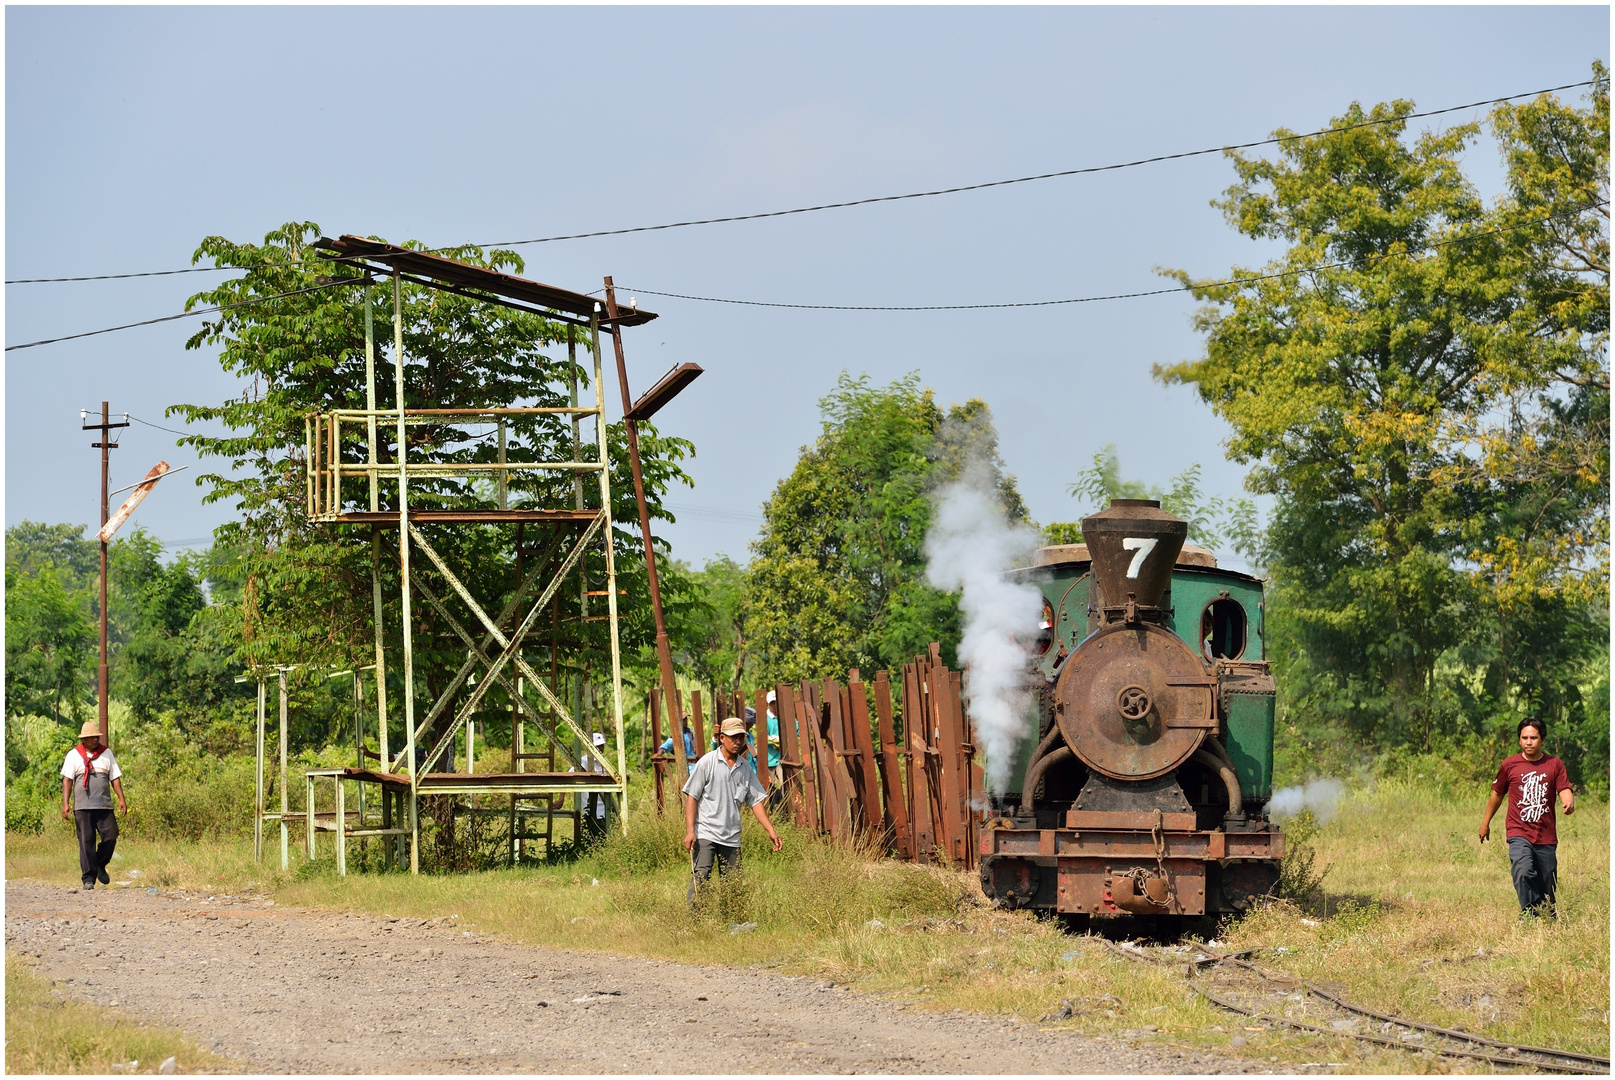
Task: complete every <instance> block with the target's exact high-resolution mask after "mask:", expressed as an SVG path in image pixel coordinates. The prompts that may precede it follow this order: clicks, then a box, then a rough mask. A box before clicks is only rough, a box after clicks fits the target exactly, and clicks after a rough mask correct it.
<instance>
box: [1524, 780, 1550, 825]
mask: <svg viewBox="0 0 1615 1080" xmlns="http://www.w3.org/2000/svg"><path fill="white" fill-rule="evenodd" d="M1547 812H1548V774H1547V773H1545V772H1529V773H1522V774H1521V775H1520V808H1519V815H1520V820H1521V821H1523V822H1525V823H1526V824H1527V825H1535V824H1536V823H1537V822H1539V821H1541V820H1542V815H1543V814H1546V813H1547Z"/></svg>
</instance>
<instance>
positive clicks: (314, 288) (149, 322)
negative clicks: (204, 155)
mask: <svg viewBox="0 0 1615 1080" xmlns="http://www.w3.org/2000/svg"><path fill="white" fill-rule="evenodd" d="M362 280H363V279H362V278H351V279H347V280H339V281H327V282H323V283H321V284H319V285H310V286H309V287H308V288H306V289H293V290H291V291H290V292H283V293H271V294H270V295H268V296H256V297H253V298H252V299H251V300H242V301H240V302H238V303H234V304H220V305H219V306H218V307H210V308H197V309H196V310H195V311H182V312H180V313H179V314H178V315H164V316H162V317H161V318H157V319H142V320H141V321H140V322H132V323H124V324H123V325H122V326H108V327H106V328H105V329H102V330H86V331H84V332H83V333H82V334H66V335H63V336H62V337H53V338H42V339H40V340H39V341H25V342H23V343H22V344H21V345H7V346H6V352H16V351H17V350H18V349H32V348H34V347H35V346H36V345H54V344H56V343H57V342H58V341H76V340H77V339H79V338H87V337H95V336H96V335H97V334H111V333H114V332H116V331H118V330H133V329H134V328H135V327H137V326H155V325H156V324H158V323H165V322H173V321H174V320H175V319H188V318H190V317H191V316H193V315H212V314H213V313H215V312H219V311H234V310H235V309H236V308H244V307H249V306H251V305H253V304H262V303H264V302H266V301H269V300H281V299H284V298H285V297H288V296H301V295H302V294H303V293H311V292H318V291H319V290H320V289H329V288H331V287H332V286H335V285H348V284H351V283H352V282H354V281H362Z"/></svg>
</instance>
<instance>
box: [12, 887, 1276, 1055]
mask: <svg viewBox="0 0 1615 1080" xmlns="http://www.w3.org/2000/svg"><path fill="white" fill-rule="evenodd" d="M5 914H6V947H7V949H8V950H10V951H13V952H17V953H22V954H25V955H27V956H30V957H36V958H37V961H36V965H37V968H38V970H39V971H40V973H41V974H43V975H45V976H48V977H49V978H51V979H53V980H54V981H55V982H56V983H57V984H58V987H59V988H61V989H63V990H65V991H66V992H67V993H69V994H71V995H73V996H76V997H79V998H82V999H85V1000H90V1001H95V1002H99V1003H102V1004H105V1005H109V1006H113V1005H115V1006H117V1007H118V1008H119V1009H121V1010H124V1011H126V1012H130V1013H135V1014H143V1015H147V1016H151V1017H156V1018H161V1019H162V1020H165V1021H167V1022H169V1023H171V1024H175V1025H177V1026H179V1027H180V1028H182V1029H184V1030H185V1031H186V1032H187V1033H188V1034H189V1035H190V1036H191V1037H192V1038H194V1039H196V1040H197V1041H199V1042H201V1043H203V1044H205V1045H207V1046H209V1047H210V1048H211V1049H213V1050H214V1052H216V1053H220V1054H223V1055H225V1056H227V1057H230V1058H233V1059H235V1060H237V1061H239V1062H240V1064H241V1069H242V1070H243V1071H247V1072H261V1073H363V1072H380V1073H392V1072H400V1073H402V1072H421V1073H471V1072H495V1073H851V1072H885V1073H892V1072H900V1073H1123V1074H1128V1073H1132V1074H1138V1073H1217V1072H1251V1071H1259V1070H1258V1069H1257V1068H1256V1066H1255V1065H1254V1064H1253V1063H1249V1062H1245V1061H1241V1060H1239V1059H1235V1058H1223V1057H1218V1056H1214V1055H1210V1054H1204V1053H1198V1054H1197V1053H1194V1052H1191V1051H1187V1050H1178V1049H1175V1048H1172V1047H1168V1046H1163V1045H1151V1044H1150V1042H1149V1041H1148V1040H1147V1039H1146V1040H1143V1041H1140V1042H1139V1043H1138V1044H1137V1045H1132V1044H1130V1043H1129V1042H1127V1041H1122V1040H1117V1039H1092V1038H1086V1037H1083V1036H1081V1035H1077V1034H1074V1033H1069V1032H1060V1031H1050V1030H1046V1029H1045V1030H1040V1029H1039V1028H1038V1027H1037V1026H1036V1025H1033V1024H1025V1023H1021V1022H1019V1021H1016V1020H1012V1019H1005V1018H1003V1017H992V1016H983V1015H975V1014H968V1013H929V1012H923V1011H919V1010H916V1009H912V1008H910V1007H909V1006H907V1005H905V1004H902V1003H898V1002H894V1001H889V1000H885V999H882V998H879V997H872V996H869V995H862V994H857V993H853V992H851V991H849V990H847V989H845V988H843V987H837V986H832V985H831V984H829V983H826V982H825V981H824V980H822V979H814V978H808V977H793V976H785V975H779V974H775V973H772V972H768V971H761V970H757V969H745V968H726V967H695V966H689V965H683V964H674V963H667V962H663V961H656V960H640V959H633V958H628V957H619V956H609V955H602V954H595V953H577V952H566V951H562V950H558V949H547V948H536V947H533V946H529V945H514V944H510V943H508V942H501V941H497V940H494V939H492V938H487V937H483V936H481V935H478V934H473V933H469V932H466V931H462V930H459V929H458V928H456V927H455V926H454V925H453V924H452V922H450V921H449V920H446V919H443V920H432V921H422V920H418V919H393V918H385V917H378V916H367V915H350V914H340V913H335V912H327V911H311V910H302V909H292V908H283V907H276V906H274V905H273V904H272V902H270V901H266V900H262V899H257V898H245V899H242V898H230V897H217V898H208V897H191V896H184V895H178V894H155V893H151V892H146V891H143V890H138V889H123V890H110V889H109V890H103V889H97V890H96V891H94V892H90V893H84V892H79V891H77V890H72V889H66V888H62V887H61V886H56V885H46V884H41V883H39V882H34V881H26V880H14V881H8V882H6V912H5ZM1287 1071H1288V1070H1287Z"/></svg>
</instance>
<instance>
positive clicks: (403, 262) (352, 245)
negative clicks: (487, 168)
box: [314, 233, 656, 326]
mask: <svg viewBox="0 0 1615 1080" xmlns="http://www.w3.org/2000/svg"><path fill="white" fill-rule="evenodd" d="M314 246H315V247H316V248H319V249H320V250H322V251H334V252H336V253H338V254H339V255H343V256H346V257H347V261H354V260H359V259H369V260H371V261H373V262H379V263H382V264H384V265H386V266H389V267H391V268H393V269H395V270H400V271H403V272H405V273H409V274H418V275H420V276H421V277H425V278H429V279H430V282H428V283H427V284H433V285H435V284H438V283H441V284H446V285H454V286H458V287H460V288H469V289H477V290H480V291H482V292H486V293H492V294H494V295H495V296H503V297H508V298H509V299H512V300H520V301H523V302H525V303H529V304H536V305H538V306H539V307H543V308H549V309H551V310H553V311H564V312H566V313H567V314H570V315H575V316H577V317H578V318H580V319H584V320H588V319H589V318H590V317H591V316H592V315H593V314H594V307H595V304H596V303H597V301H596V300H595V298H594V297H592V296H585V295H583V294H582V293H575V292H572V291H571V290H570V289H561V288H557V287H556V286H554V285H545V284H543V283H541V282H537V281H529V280H528V279H527V278H519V277H516V276H514V275H512V274H503V273H500V272H499V271H497V270H489V269H487V268H486V267H481V266H472V265H470V264H469V263H463V262H458V261H456V260H454V259H446V258H444V257H443V256H441V255H433V254H431V253H429V252H425V251H416V250H413V249H411V248H404V247H398V246H397V245H395V244H387V243H382V242H380V241H377V240H367V239H365V238H364V237H362V236H353V235H351V234H347V233H344V234H343V235H342V236H341V237H340V238H338V239H336V240H332V239H330V238H328V237H323V236H322V237H320V238H319V239H318V240H316V241H315V242H314ZM477 299H486V298H485V297H478V298H477ZM613 306H615V305H613ZM611 318H612V320H613V321H614V322H615V323H616V324H618V325H621V326H640V325H643V324H644V323H648V322H650V321H651V320H652V319H654V318H656V316H655V314H653V313H652V312H649V311H644V310H641V309H638V308H634V309H632V310H630V312H628V313H627V314H626V315H617V314H615V313H614V314H612V316H611Z"/></svg>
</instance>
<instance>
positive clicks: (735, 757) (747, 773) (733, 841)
mask: <svg viewBox="0 0 1615 1080" xmlns="http://www.w3.org/2000/svg"><path fill="white" fill-rule="evenodd" d="M767 798H768V792H766V791H764V790H763V785H762V784H760V783H758V782H757V773H756V772H755V771H753V769H752V767H751V762H749V761H748V760H747V759H746V722H745V721H744V720H740V719H734V718H731V719H729V720H725V721H724V722H723V724H722V726H721V727H719V728H718V749H716V750H713V751H712V752H711V753H708V754H706V755H705V756H704V757H702V758H701V760H700V761H698V762H696V763H695V767H694V768H693V769H691V770H690V779H689V782H688V783H686V784H685V785H684V824H685V832H684V849H685V850H686V851H689V852H692V853H693V854H694V856H695V868H694V869H695V872H694V874H693V875H692V876H691V878H690V891H689V901H690V905H691V906H692V907H693V906H695V890H696V887H697V886H698V885H700V884H701V883H703V882H705V881H707V880H708V879H709V878H711V877H712V864H713V862H714V861H716V860H719V859H721V860H722V861H723V871H722V872H723V873H729V872H730V871H735V870H739V869H740V808H741V806H742V805H749V806H750V807H751V812H752V813H754V814H756V815H757V820H758V821H760V822H762V825H763V828H764V829H766V830H768V838H769V839H770V840H772V841H773V842H774V850H775V851H778V850H779V849H780V848H781V847H782V846H783V845H782V843H781V842H780V838H779V833H777V832H775V831H774V823H773V822H771V821H769V820H768V811H767V810H766V809H764V807H763V802H764V800H766V799H767Z"/></svg>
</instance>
